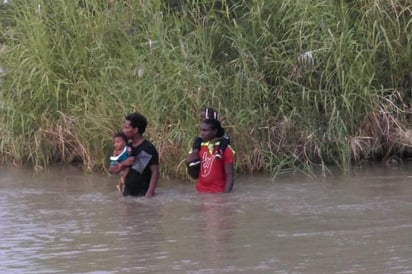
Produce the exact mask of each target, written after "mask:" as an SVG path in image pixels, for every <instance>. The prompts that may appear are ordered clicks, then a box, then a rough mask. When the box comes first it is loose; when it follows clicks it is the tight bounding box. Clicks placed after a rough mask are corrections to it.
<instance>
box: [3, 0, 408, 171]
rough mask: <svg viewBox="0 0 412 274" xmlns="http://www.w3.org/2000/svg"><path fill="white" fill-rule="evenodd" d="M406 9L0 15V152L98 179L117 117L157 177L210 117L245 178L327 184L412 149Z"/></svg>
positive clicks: (80, 6) (79, 6) (19, 7)
mask: <svg viewBox="0 0 412 274" xmlns="http://www.w3.org/2000/svg"><path fill="white" fill-rule="evenodd" d="M411 15H412V9H411V6H410V5H409V4H407V1H400V0H399V1H395V0H394V1H383V0H382V1H376V0H363V1H355V2H354V1H343V0H340V1H326V0H321V1H315V0H307V1H299V0H286V1H280V0H277V1H263V0H257V1H252V2H251V1H200V0H192V1H186V2H184V3H183V4H181V1H170V0H169V1H160V0H155V1H139V0H130V1H106V2H105V1H97V0H81V1H64V0H55V1H46V0H37V1H29V0H13V1H9V2H8V3H7V4H0V24H1V25H0V67H2V68H3V72H2V73H1V74H0V129H1V131H0V137H1V139H0V156H1V159H2V161H3V163H13V164H16V165H21V164H31V165H34V166H35V167H36V168H38V169H41V168H44V167H47V166H48V165H50V164H53V163H56V162H64V163H70V162H76V161H79V162H81V163H83V166H84V167H85V169H86V170H93V171H103V170H105V168H106V166H107V161H108V160H107V158H108V155H109V154H110V151H111V136H112V135H113V133H114V132H115V131H117V130H120V128H121V126H122V122H123V118H124V116H125V115H126V114H127V113H129V112H131V111H139V112H142V113H143V114H145V115H146V116H147V117H148V119H149V127H148V129H147V137H148V138H149V139H151V140H152V141H153V142H154V143H155V144H156V146H157V147H158V149H159V152H160V155H161V163H162V173H163V174H162V175H163V176H164V177H166V178H169V177H173V178H175V177H177V178H187V177H186V174H185V168H184V165H183V159H184V157H185V155H186V153H187V151H188V150H189V148H190V145H191V142H192V140H193V138H194V136H195V135H197V131H198V130H197V128H198V124H199V119H200V115H199V114H200V112H201V110H202V108H203V107H204V106H213V107H215V108H217V109H218V110H219V112H220V115H221V117H222V120H223V125H224V126H225V128H226V130H227V131H228V133H229V135H230V136H231V138H232V140H233V146H234V147H235V149H236V155H237V156H236V157H237V166H236V168H237V170H238V171H239V172H241V173H257V172H265V173H270V174H272V176H274V177H276V176H279V175H281V174H284V173H291V172H303V173H305V174H308V175H311V174H314V171H316V170H317V169H320V170H321V171H322V172H323V174H327V173H328V172H329V171H328V168H329V167H330V166H336V165H337V166H339V167H341V168H342V169H344V170H346V169H349V168H350V167H351V166H352V164H353V163H357V162H359V161H362V160H367V159H372V160H382V159H384V160H387V159H389V158H390V157H391V156H392V155H408V153H410V152H409V151H410V147H411V141H410V138H409V136H410V131H409V127H410V117H411V115H410V106H409V104H410V99H411V98H410V90H411V88H412V74H411V71H410V67H411V64H412V56H411V55H412V53H411V51H410V49H411V48H412V45H411V43H412V29H411V28H412V16H411Z"/></svg>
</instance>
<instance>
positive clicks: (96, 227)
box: [0, 164, 412, 273]
mask: <svg viewBox="0 0 412 274" xmlns="http://www.w3.org/2000/svg"><path fill="white" fill-rule="evenodd" d="M410 167H411V166H410V165H408V164H407V165H404V166H401V167H386V166H379V165H374V166H370V167H365V168H363V169H359V170H355V171H354V173H353V174H351V175H335V176H331V177H328V178H326V179H325V178H323V179H322V178H318V179H311V180H309V179H307V178H305V177H299V176H295V177H284V178H279V179H277V180H275V181H274V182H273V181H272V180H271V179H269V178H265V177H243V178H238V180H237V182H236V186H235V191H234V192H233V193H231V194H218V195H211V194H198V193H196V192H195V191H194V185H192V184H183V183H178V182H168V183H166V182H163V183H161V185H160V186H159V188H158V195H157V196H156V197H155V198H153V199H145V198H137V199H136V198H130V197H127V198H124V197H121V196H120V195H119V193H117V191H116V189H115V184H116V178H115V177H110V176H105V175H93V174H83V173H82V172H80V171H79V170H77V169H70V168H64V169H52V170H49V171H45V172H42V173H33V172H31V171H29V170H22V169H10V168H0V208H1V211H0V230H1V232H2V236H3V237H2V241H1V242H0V261H1V262H2V264H1V265H0V272H1V273H239V272H243V273H412V259H411V258H412V256H411V255H412V244H411V241H410V231H411V229H412V213H411V212H412V177H411V176H412V172H410V171H409V170H411V169H410Z"/></svg>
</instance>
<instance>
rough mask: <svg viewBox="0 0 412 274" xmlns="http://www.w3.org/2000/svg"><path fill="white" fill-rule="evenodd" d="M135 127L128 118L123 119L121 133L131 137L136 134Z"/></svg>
mask: <svg viewBox="0 0 412 274" xmlns="http://www.w3.org/2000/svg"><path fill="white" fill-rule="evenodd" d="M137 131H138V130H137V128H134V127H132V125H131V124H130V121H129V120H125V121H124V125H123V133H124V134H125V135H126V136H127V139H131V138H133V137H134V136H135V135H136V134H137Z"/></svg>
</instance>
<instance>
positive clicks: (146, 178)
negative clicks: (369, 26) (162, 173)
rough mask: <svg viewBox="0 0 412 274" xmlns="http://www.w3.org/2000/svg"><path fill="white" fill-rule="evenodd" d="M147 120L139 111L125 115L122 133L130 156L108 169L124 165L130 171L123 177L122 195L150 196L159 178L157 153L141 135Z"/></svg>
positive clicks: (115, 171)
mask: <svg viewBox="0 0 412 274" xmlns="http://www.w3.org/2000/svg"><path fill="white" fill-rule="evenodd" d="M146 127H147V120H146V118H145V117H144V116H143V115H141V114H140V113H137V112H134V113H131V114H129V115H127V116H126V118H125V122H124V126H123V133H124V134H125V135H126V136H127V138H128V139H129V142H130V143H129V146H130V147H131V150H132V153H131V155H133V156H131V157H129V158H127V159H126V160H124V161H123V162H121V163H118V164H117V165H116V166H115V167H112V168H111V169H110V170H109V171H110V172H111V173H118V172H120V170H122V168H123V167H125V166H130V171H129V173H128V174H127V176H126V178H125V185H124V191H123V195H124V196H128V195H132V196H145V197H148V198H149V197H152V196H153V195H155V189H156V186H157V182H158V180H159V153H158V152H157V150H156V148H155V146H154V145H153V144H152V143H151V142H149V141H148V140H146V139H145V138H144V137H143V133H144V132H145V131H146Z"/></svg>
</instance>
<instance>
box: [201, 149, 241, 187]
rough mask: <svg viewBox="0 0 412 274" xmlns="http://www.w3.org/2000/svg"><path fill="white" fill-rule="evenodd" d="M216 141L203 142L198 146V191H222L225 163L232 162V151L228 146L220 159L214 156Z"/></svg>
mask: <svg viewBox="0 0 412 274" xmlns="http://www.w3.org/2000/svg"><path fill="white" fill-rule="evenodd" d="M217 149H218V143H215V144H212V143H210V142H204V143H202V145H201V146H200V150H199V159H200V172H199V178H198V179H197V183H196V190H197V191H198V192H224V191H225V184H226V174H225V164H233V162H234V151H233V149H232V148H231V147H230V146H228V147H227V149H225V151H224V152H223V155H222V156H223V157H222V159H219V158H216V157H215V152H216V150H217Z"/></svg>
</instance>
